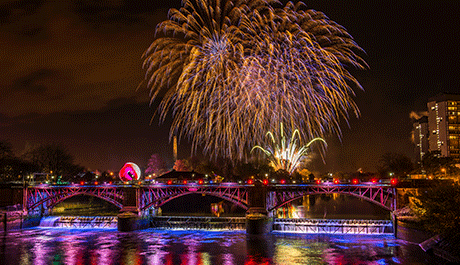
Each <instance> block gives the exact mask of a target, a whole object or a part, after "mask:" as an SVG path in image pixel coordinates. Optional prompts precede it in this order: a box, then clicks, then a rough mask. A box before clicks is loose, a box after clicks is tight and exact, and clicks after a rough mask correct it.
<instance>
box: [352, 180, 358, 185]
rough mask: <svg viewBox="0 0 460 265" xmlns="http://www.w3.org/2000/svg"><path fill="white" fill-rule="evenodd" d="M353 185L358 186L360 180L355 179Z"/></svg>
mask: <svg viewBox="0 0 460 265" xmlns="http://www.w3.org/2000/svg"><path fill="white" fill-rule="evenodd" d="M351 183H353V184H358V183H359V180H358V179H353V180H352V181H351Z"/></svg>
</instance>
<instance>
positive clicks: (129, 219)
mask: <svg viewBox="0 0 460 265" xmlns="http://www.w3.org/2000/svg"><path fill="white" fill-rule="evenodd" d="M121 189H122V190H123V207H122V208H121V210H120V213H119V214H118V231H123V232H128V231H134V230H137V229H138V222H139V209H138V208H137V206H138V203H137V191H136V188H135V187H132V186H130V187H122V188H121Z"/></svg>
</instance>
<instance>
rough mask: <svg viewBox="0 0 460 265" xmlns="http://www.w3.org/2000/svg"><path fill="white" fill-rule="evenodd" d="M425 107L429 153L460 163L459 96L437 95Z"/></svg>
mask: <svg viewBox="0 0 460 265" xmlns="http://www.w3.org/2000/svg"><path fill="white" fill-rule="evenodd" d="M427 106H428V130H429V139H428V141H429V151H440V155H441V156H442V157H452V158H453V159H454V160H455V161H459V162H460V94H448V93H441V94H438V95H437V96H435V97H433V98H430V99H429V102H428V104H427Z"/></svg>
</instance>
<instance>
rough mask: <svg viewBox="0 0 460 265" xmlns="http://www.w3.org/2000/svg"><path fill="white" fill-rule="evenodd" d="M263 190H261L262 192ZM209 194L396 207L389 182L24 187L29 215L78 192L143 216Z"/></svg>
mask: <svg viewBox="0 0 460 265" xmlns="http://www.w3.org/2000/svg"><path fill="white" fill-rule="evenodd" d="M260 191H262V193H260ZM193 193H196V194H206V195H211V196H215V197H219V198H222V199H224V200H226V201H229V202H232V203H234V204H236V205H238V206H240V207H241V208H243V209H245V210H249V209H250V208H251V207H259V208H260V207H262V208H265V210H266V211H267V212H268V213H269V214H271V213H273V212H274V211H275V210H276V209H277V208H279V207H282V206H283V205H285V204H287V203H289V202H291V201H294V200H296V199H298V198H301V197H303V196H305V195H315V194H332V193H338V194H346V195H350V196H354V197H358V198H361V199H364V200H366V201H369V202H371V203H374V204H376V205H378V206H380V207H382V208H384V209H386V210H388V211H394V210H396V207H397V204H396V199H397V193H396V188H395V187H394V186H392V185H390V184H381V183H374V184H331V183H328V184H324V183H322V184H287V185H267V186H265V185H260V186H257V185H241V184H237V183H219V184H203V185H198V184H196V183H193V184H184V185H166V184H150V185H77V184H76V185H37V186H27V187H25V188H24V193H23V205H24V211H25V212H26V213H27V214H37V213H42V214H47V213H48V210H49V209H52V208H53V207H54V206H56V205H57V204H58V203H60V202H62V201H64V200H66V199H68V198H70V197H73V196H77V195H87V196H94V197H98V198H100V199H102V200H105V201H107V202H109V203H112V204H113V205H115V206H117V207H118V208H120V210H121V211H132V212H136V213H138V214H140V215H146V214H148V212H149V210H152V209H155V208H158V207H161V206H162V205H163V204H165V203H167V202H169V201H172V200H174V199H175V198H178V197H180V196H185V195H187V194H193Z"/></svg>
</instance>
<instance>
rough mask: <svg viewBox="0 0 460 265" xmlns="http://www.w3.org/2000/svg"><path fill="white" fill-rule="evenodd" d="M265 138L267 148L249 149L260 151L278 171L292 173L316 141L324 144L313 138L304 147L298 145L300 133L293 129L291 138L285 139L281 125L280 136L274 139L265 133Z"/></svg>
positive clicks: (258, 146)
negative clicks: (267, 143) (266, 139)
mask: <svg viewBox="0 0 460 265" xmlns="http://www.w3.org/2000/svg"><path fill="white" fill-rule="evenodd" d="M266 137H267V138H268V142H269V143H270V144H269V145H268V147H265V148H264V147H262V146H260V145H256V146H254V147H253V148H252V149H251V152H252V151H254V150H257V149H258V150H261V151H262V152H264V154H265V155H266V156H267V158H268V160H269V161H270V165H271V166H272V167H273V168H274V169H275V171H278V170H280V169H282V170H285V171H287V172H289V174H292V173H294V171H295V170H296V169H297V167H298V166H299V165H300V163H301V162H302V161H304V160H305V159H306V158H307V157H308V154H309V152H310V145H311V144H312V143H314V142H316V141H321V142H323V143H324V144H326V141H324V139H322V138H319V137H318V138H315V139H313V140H311V141H310V142H308V143H307V144H306V145H303V146H302V145H301V144H300V132H299V130H297V129H295V130H294V131H293V132H292V134H291V138H288V137H286V135H285V133H284V129H283V124H281V126H280V135H279V137H276V136H275V135H274V134H273V133H272V132H267V134H266Z"/></svg>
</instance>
